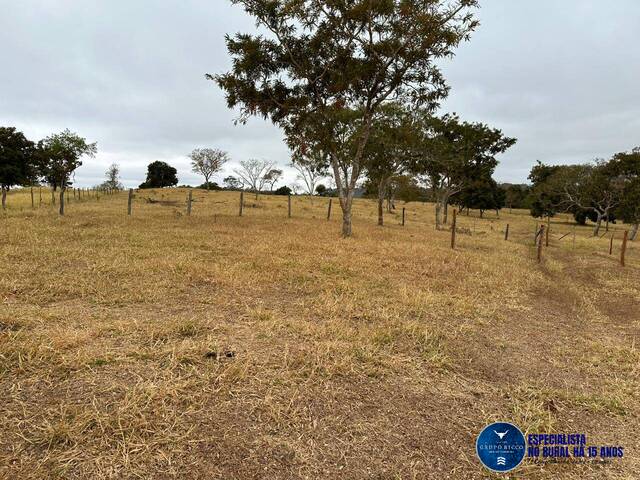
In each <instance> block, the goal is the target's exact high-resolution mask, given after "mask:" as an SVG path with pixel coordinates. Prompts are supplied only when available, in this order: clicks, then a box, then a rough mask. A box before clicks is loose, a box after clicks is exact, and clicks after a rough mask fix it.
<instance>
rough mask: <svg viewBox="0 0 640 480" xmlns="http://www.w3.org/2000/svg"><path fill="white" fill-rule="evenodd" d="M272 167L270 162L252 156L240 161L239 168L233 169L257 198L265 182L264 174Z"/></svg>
mask: <svg viewBox="0 0 640 480" xmlns="http://www.w3.org/2000/svg"><path fill="white" fill-rule="evenodd" d="M272 168H273V163H272V162H268V161H266V160H257V159H255V158H252V159H249V160H243V161H241V162H240V168H236V169H234V170H233V171H234V173H235V174H236V175H238V176H239V177H240V178H241V179H242V180H243V182H244V183H245V184H246V185H249V187H250V188H251V190H253V191H254V192H255V194H256V200H257V199H258V194H259V193H260V192H261V191H262V189H263V188H264V186H265V184H266V183H267V179H266V178H265V175H266V173H267V172H269V171H270V170H271V169H272Z"/></svg>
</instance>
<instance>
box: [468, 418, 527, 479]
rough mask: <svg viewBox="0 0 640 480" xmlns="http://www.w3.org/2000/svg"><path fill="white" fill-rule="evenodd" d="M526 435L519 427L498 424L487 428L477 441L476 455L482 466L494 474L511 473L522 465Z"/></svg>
mask: <svg viewBox="0 0 640 480" xmlns="http://www.w3.org/2000/svg"><path fill="white" fill-rule="evenodd" d="M525 450H526V446H525V439H524V435H523V434H522V432H521V431H520V429H519V428H518V427H516V426H515V425H512V424H511V423H507V422H497V423H492V424H491V425H489V426H487V427H485V429H484V430H482V432H480V435H478V439H477V440H476V453H477V454H478V458H479V459H480V461H481V462H482V464H483V465H484V466H485V467H487V468H488V469H489V470H492V471H494V472H509V471H511V470H513V469H514V468H516V467H517V466H518V465H520V464H521V463H522V460H524V455H525V453H526V452H525Z"/></svg>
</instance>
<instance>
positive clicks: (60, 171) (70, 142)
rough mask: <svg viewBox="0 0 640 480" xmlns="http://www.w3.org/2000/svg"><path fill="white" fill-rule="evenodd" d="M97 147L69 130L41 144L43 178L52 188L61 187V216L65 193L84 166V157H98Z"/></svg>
mask: <svg viewBox="0 0 640 480" xmlns="http://www.w3.org/2000/svg"><path fill="white" fill-rule="evenodd" d="M97 145H98V144H97V143H87V141H86V139H84V138H82V137H80V136H79V135H78V134H76V133H73V132H71V131H70V130H68V129H67V130H64V131H63V132H61V133H58V134H54V135H51V136H49V137H47V138H45V139H44V140H42V142H41V143H40V144H39V150H40V155H39V158H40V160H41V165H40V168H41V173H42V176H43V177H44V178H45V179H47V181H48V182H49V183H50V184H51V185H52V186H54V187H55V186H57V187H60V215H64V193H65V191H66V189H67V187H68V186H69V185H70V184H71V176H72V175H73V173H74V172H75V171H76V169H77V168H78V167H80V166H81V165H82V161H81V158H82V157H84V156H89V157H94V156H95V155H96V153H97V151H98V146H97Z"/></svg>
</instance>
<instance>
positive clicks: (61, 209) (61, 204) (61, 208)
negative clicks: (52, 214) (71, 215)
mask: <svg viewBox="0 0 640 480" xmlns="http://www.w3.org/2000/svg"><path fill="white" fill-rule="evenodd" d="M64 191H65V188H64V187H60V215H64Z"/></svg>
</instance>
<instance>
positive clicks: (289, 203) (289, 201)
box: [287, 194, 291, 218]
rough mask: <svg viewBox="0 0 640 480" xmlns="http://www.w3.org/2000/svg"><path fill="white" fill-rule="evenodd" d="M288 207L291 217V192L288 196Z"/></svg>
mask: <svg viewBox="0 0 640 480" xmlns="http://www.w3.org/2000/svg"><path fill="white" fill-rule="evenodd" d="M287 208H288V209H289V212H288V215H289V218H291V194H289V196H288V197H287Z"/></svg>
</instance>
